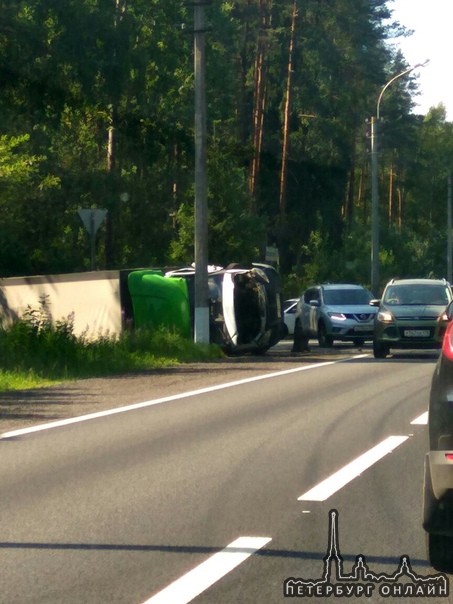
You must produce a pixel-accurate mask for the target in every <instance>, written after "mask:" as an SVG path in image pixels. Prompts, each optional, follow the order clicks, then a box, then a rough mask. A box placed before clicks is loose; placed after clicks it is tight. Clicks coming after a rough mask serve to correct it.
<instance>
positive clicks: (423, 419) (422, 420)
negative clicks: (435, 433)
mask: <svg viewBox="0 0 453 604" xmlns="http://www.w3.org/2000/svg"><path fill="white" fill-rule="evenodd" d="M427 423H428V411H425V413H422V414H421V415H419V416H418V417H416V418H415V419H413V420H412V421H411V424H412V425H414V426H426V424H427Z"/></svg>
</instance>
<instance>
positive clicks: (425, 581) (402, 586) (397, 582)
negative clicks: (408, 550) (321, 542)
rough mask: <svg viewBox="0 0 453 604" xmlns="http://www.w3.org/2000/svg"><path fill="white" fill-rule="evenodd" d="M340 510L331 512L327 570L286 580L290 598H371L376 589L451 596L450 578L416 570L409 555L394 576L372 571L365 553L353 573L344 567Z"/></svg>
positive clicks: (398, 593)
mask: <svg viewBox="0 0 453 604" xmlns="http://www.w3.org/2000/svg"><path fill="white" fill-rule="evenodd" d="M338 516H339V514H338V512H337V510H330V512H329V533H328V539H329V540H328V546H327V554H326V556H325V557H324V569H323V573H322V576H321V578H319V579H314V580H313V579H302V578H295V577H290V578H289V579H285V581H284V582H283V595H284V596H285V597H286V598H329V597H335V598H341V597H346V598H351V597H355V598H370V597H371V596H372V595H373V593H374V592H375V590H376V591H378V592H379V594H380V595H381V596H383V597H386V598H389V597H394V598H399V597H400V598H437V599H439V598H447V597H448V594H449V581H448V578H447V576H446V575H444V574H436V575H430V576H426V577H423V576H420V575H418V574H417V573H415V572H414V571H413V570H412V566H411V562H410V559H409V556H406V555H404V556H401V557H400V563H399V565H398V567H397V569H396V570H395V572H394V573H392V574H390V575H386V574H376V573H374V572H372V571H371V570H370V568H369V566H368V564H367V562H366V558H365V556H363V555H362V554H360V555H358V556H356V559H355V563H354V564H353V566H352V569H351V572H350V573H349V574H348V573H347V572H345V570H344V567H343V558H342V556H341V553H340V546H339V535H338Z"/></svg>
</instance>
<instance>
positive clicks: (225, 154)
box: [0, 0, 453, 354]
mask: <svg viewBox="0 0 453 604" xmlns="http://www.w3.org/2000/svg"><path fill="white" fill-rule="evenodd" d="M391 6H392V5H391V2H388V1H387V0H373V2H363V1H358V0H329V2H320V1H319V0H306V1H304V2H298V6H297V8H298V12H297V19H296V22H295V36H294V47H293V69H292V72H291V75H292V79H291V103H290V107H289V109H290V110H289V115H288V117H289V121H288V124H286V125H285V121H284V108H285V106H286V100H287V78H286V74H287V73H288V62H289V54H288V53H289V43H290V32H291V23H292V21H291V17H292V8H293V0H272V1H270V0H263V1H262V2H250V0H236V1H234V2H233V1H221V2H213V3H211V4H210V5H209V6H207V7H206V13H207V15H206V16H207V21H208V23H209V26H210V27H209V31H208V32H207V35H206V50H207V52H206V60H207V68H206V98H207V129H208V149H207V154H208V179H207V180H208V206H209V245H208V249H209V261H210V263H215V264H228V263H230V262H233V261H236V262H241V261H247V262H249V261H250V260H260V259H262V252H263V249H264V248H265V246H266V245H268V244H274V243H277V245H278V247H279V251H280V260H281V268H282V271H283V272H284V278H285V282H286V283H287V284H288V289H292V288H294V289H296V290H297V291H299V290H300V288H301V287H302V286H303V285H305V284H309V283H311V282H319V281H322V280H340V279H341V280H354V281H359V282H362V283H365V284H366V283H368V281H369V272H370V270H369V256H370V253H369V247H370V225H369V222H370V174H369V163H370V158H369V154H368V151H367V142H366V136H365V134H366V132H365V130H366V128H365V126H364V123H365V119H366V118H369V116H370V115H374V112H375V110H376V98H377V95H378V94H379V91H380V90H382V87H383V86H384V85H385V83H387V82H388V81H389V79H390V78H391V77H392V76H393V75H395V74H396V73H398V72H400V71H401V70H403V69H405V68H406V67H407V63H406V61H405V59H404V57H402V56H401V55H400V54H399V53H398V51H397V50H396V49H395V48H393V47H391V46H388V45H387V40H388V38H390V37H394V36H395V35H396V36H398V35H407V32H405V31H404V29H403V28H401V26H400V25H399V24H397V23H392V15H391ZM192 26H193V10H192V8H191V6H190V5H188V4H187V3H186V2H184V1H183V0H172V1H171V2H162V0H135V1H134V2H132V3H131V2H129V3H128V2H125V1H124V0H118V2H113V1H111V2H103V1H101V0H65V1H64V2H62V1H61V0H23V1H21V2H7V3H5V6H4V7H3V12H2V27H1V31H0V81H1V82H2V94H1V95H0V114H1V116H2V121H1V133H0V210H1V212H0V239H1V241H2V246H1V248H0V276H13V275H24V274H28V275H31V274H40V273H47V274H52V273H61V272H74V271H81V270H87V269H89V268H90V245H89V239H88V237H87V234H86V232H85V231H84V229H83V226H82V224H81V222H80V219H79V217H78V215H77V210H78V209H79V208H88V207H98V208H106V209H107V210H108V214H107V219H106V221H105V223H103V225H102V226H101V228H100V230H99V231H98V234H97V248H96V253H97V255H96V263H97V267H98V268H130V267H137V266H152V265H158V266H164V265H167V264H171V263H175V262H177V263H179V262H182V263H188V262H192V261H193V260H194V250H193V238H194V218H193V198H194V177H195V176H194V134H195V133H194V73H193V71H194V70H193V36H192V35H187V34H188V32H190V33H191V32H192ZM259 65H260V66H261V68H262V69H261V71H257V66H259ZM258 90H260V91H261V92H262V96H261V97H260V98H261V105H260V109H262V116H261V117H260V116H259V115H258V113H257V105H256V100H257V96H258V95H257V92H258ZM415 91H416V82H415V80H414V76H408V77H405V78H401V79H399V80H397V81H396V82H395V83H394V84H392V86H391V87H390V88H389V89H388V90H386V93H385V96H384V98H383V99H382V103H381V117H382V120H381V122H380V124H379V127H380V145H379V146H380V149H379V166H380V171H379V191H380V205H381V254H380V256H381V263H382V268H381V273H382V278H383V279H385V278H387V276H394V274H403V273H404V274H409V273H412V274H416V273H417V271H423V272H424V273H433V274H434V273H439V272H440V273H442V272H444V271H442V269H443V267H444V265H445V243H446V242H445V236H444V231H445V214H446V211H445V201H446V195H447V192H446V177H447V172H448V170H449V167H450V166H451V165H452V163H453V142H452V141H453V136H452V135H453V132H452V128H453V125H452V124H450V123H448V122H447V121H446V115H445V109H444V108H443V107H442V106H439V107H437V108H433V109H432V110H431V111H430V113H429V114H428V115H427V116H426V118H425V119H422V118H421V117H420V116H415V115H413V114H411V113H410V112H411V109H412V106H413V101H412V99H411V94H412V93H413V92H415ZM284 128H287V134H288V140H289V146H288V164H287V166H288V174H287V183H286V185H287V187H286V198H285V202H286V204H285V212H284V213H283V214H282V211H281V208H280V207H279V190H280V178H281V167H282V142H283V135H284ZM257 134H259V137H261V138H260V153H259V158H258V159H259V171H258V175H257V181H256V182H257V187H256V191H254V195H253V198H252V196H251V194H250V192H249V185H250V182H249V179H250V167H251V163H252V158H254V157H255V151H256V149H257V145H258V139H257ZM259 137H258V138H259ZM389 199H392V200H393V201H392V203H393V206H392V208H391V209H390V212H389V211H388V208H387V207H386V206H387V205H388V204H389V202H388V200H389ZM389 214H390V215H389ZM439 233H440V236H439ZM291 295H293V292H291ZM18 329H19V328H18ZM53 329H56V326H55V328H53ZM44 332H45V330H44ZM44 332H43V333H42V334H41V335H39V338H41V339H42V340H43V342H44V340H45V338H46V337H55V336H56V334H55V333H54V332H52V335H44ZM38 334H39V332H38ZM38 334H35V335H34V336H33V337H35V339H36V338H38ZM23 337H25V336H23ZM63 340H64V338H63ZM43 342H41V341H40V344H42V345H44V344H43ZM69 353H70V351H69V350H68V351H67V354H69Z"/></svg>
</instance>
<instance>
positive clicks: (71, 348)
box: [0, 308, 223, 391]
mask: <svg viewBox="0 0 453 604" xmlns="http://www.w3.org/2000/svg"><path fill="white" fill-rule="evenodd" d="M222 356H223V353H222V351H221V350H220V348H219V347H218V346H215V345H212V344H206V345H200V344H195V343H194V342H192V341H190V340H187V339H185V338H183V337H182V336H180V335H179V334H178V333H177V332H172V331H169V330H165V329H158V330H154V331H141V330H139V331H133V332H127V333H124V334H123V335H122V336H121V337H119V338H114V337H105V336H103V337H100V338H98V339H97V340H95V341H93V340H88V339H87V338H85V337H84V336H79V337H76V336H75V335H74V331H73V322H72V321H71V318H70V317H68V318H67V319H65V320H63V321H59V322H57V323H56V324H53V323H52V322H51V321H50V319H49V317H48V314H46V312H45V308H41V309H39V310H38V311H33V310H31V309H29V311H28V312H27V313H25V315H24V317H23V318H22V319H20V320H19V321H17V322H15V323H14V324H13V325H12V326H10V327H8V328H7V329H6V328H0V364H1V365H0V391H7V390H22V389H28V388H37V387H44V386H49V385H52V384H55V383H58V382H62V381H66V380H74V379H82V378H89V377H104V376H109V375H118V374H121V373H131V372H140V371H146V370H150V369H160V368H164V367H169V366H174V365H177V364H181V363H187V362H200V361H209V360H213V359H217V358H220V357H222Z"/></svg>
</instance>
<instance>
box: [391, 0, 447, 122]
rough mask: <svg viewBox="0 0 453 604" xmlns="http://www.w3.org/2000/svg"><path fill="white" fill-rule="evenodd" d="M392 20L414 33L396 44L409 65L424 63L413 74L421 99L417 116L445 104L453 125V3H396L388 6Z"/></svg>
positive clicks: (433, 0)
mask: <svg viewBox="0 0 453 604" xmlns="http://www.w3.org/2000/svg"><path fill="white" fill-rule="evenodd" d="M388 6H389V8H390V9H391V10H392V11H393V14H392V20H394V21H399V22H400V23H401V25H404V26H405V27H407V28H409V29H412V30H415V31H414V34H413V35H412V36H410V37H409V38H402V39H399V40H398V42H397V44H398V46H399V47H400V48H401V50H402V52H403V55H404V56H405V58H406V61H407V63H408V64H409V65H416V64H417V63H424V62H425V61H426V60H427V59H429V64H427V65H426V66H425V67H422V68H419V69H417V70H414V72H413V73H414V75H417V76H418V78H417V82H418V85H419V92H420V93H421V94H420V95H419V96H415V97H414V98H413V100H414V102H415V103H417V105H416V106H415V108H414V110H413V111H414V113H417V114H423V115H424V114H426V113H427V112H428V110H429V109H430V107H433V106H437V105H438V104H439V103H443V104H444V105H445V108H446V110H447V120H448V121H453V0H393V2H391V1H389V2H388Z"/></svg>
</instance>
